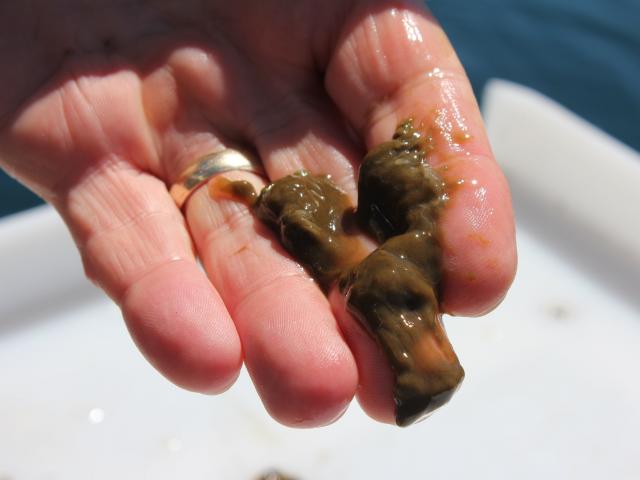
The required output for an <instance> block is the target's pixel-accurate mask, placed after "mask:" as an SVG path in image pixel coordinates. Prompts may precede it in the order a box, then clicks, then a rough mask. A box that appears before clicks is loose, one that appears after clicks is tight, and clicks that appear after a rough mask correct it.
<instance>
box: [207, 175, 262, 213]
mask: <svg viewBox="0 0 640 480" xmlns="http://www.w3.org/2000/svg"><path fill="white" fill-rule="evenodd" d="M207 188H208V189H209V196H210V197H211V198H226V199H229V200H235V201H237V202H241V203H244V204H245V205H247V206H251V205H253V203H254V202H255V200H256V198H257V197H258V195H257V194H256V190H255V189H254V188H253V185H251V183H249V182H247V181H246V180H235V181H232V180H229V179H228V178H225V177H214V178H212V179H211V180H210V181H209V184H208V185H207Z"/></svg>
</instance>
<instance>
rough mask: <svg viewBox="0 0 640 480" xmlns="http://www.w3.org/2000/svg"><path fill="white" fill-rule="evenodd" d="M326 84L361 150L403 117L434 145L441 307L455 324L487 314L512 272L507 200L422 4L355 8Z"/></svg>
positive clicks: (447, 52) (472, 105)
mask: <svg viewBox="0 0 640 480" xmlns="http://www.w3.org/2000/svg"><path fill="white" fill-rule="evenodd" d="M325 83H326V87H327V90H328V92H329V94H330V95H331V97H332V98H333V100H334V101H335V102H336V104H337V105H338V108H339V109H340V110H341V111H342V113H343V114H344V115H345V116H346V117H347V119H348V120H349V122H350V123H351V125H352V126H353V127H354V128H355V129H356V130H357V131H358V132H359V133H360V135H361V137H362V138H364V139H365V143H366V146H367V148H371V147H373V146H375V145H377V144H380V143H382V142H384V141H386V140H388V139H390V138H391V136H392V134H393V131H394V130H395V128H396V126H397V124H398V123H399V122H401V121H402V120H403V119H405V118H409V117H411V118H413V119H414V120H415V122H416V124H421V125H422V130H423V131H424V133H425V134H427V135H428V136H429V137H431V140H432V141H431V144H432V146H433V150H432V151H431V153H430V155H429V158H428V161H429V163H430V164H431V165H433V166H434V167H436V168H437V169H438V171H439V173H440V174H441V175H442V176H443V178H444V179H445V181H446V182H447V184H448V185H449V196H450V201H449V202H448V203H447V207H446V208H445V209H444V211H443V212H442V215H441V218H440V227H441V242H442V247H443V275H444V276H443V282H442V285H441V289H442V307H443V309H444V310H445V311H446V312H448V313H452V314H458V315H479V314H482V313H485V312H487V311H488V310H491V309H492V308H493V307H495V306H496V305H497V304H498V303H499V302H500V300H501V299H502V298H503V297H504V295H505V293H506V291H507V289H508V288H509V286H510V284H511V282H512V280H513V277H514V274H515V268H516V247H515V233H514V222H513V213H512V209H511V200H510V194H509V189H508V186H507V183H506V181H505V179H504V176H503V175H502V173H501V171H500V169H499V168H498V166H497V164H496V163H495V161H494V158H493V154H492V152H491V147H490V145H489V142H488V139H487V137H486V134H485V131H484V127H483V124H482V118H481V115H480V112H479V109H478V105H477V103H476V100H475V97H474V95H473V91H472V89H471V86H470V84H469V81H468V79H467V77H466V74H465V72H464V69H463V68H462V66H461V64H460V62H459V60H458V58H457V56H456V54H455V52H454V51H453V48H452V47H451V45H450V43H449V41H448V40H447V38H446V35H445V34H444V32H443V31H442V29H441V28H440V26H439V25H438V24H437V22H436V21H435V19H434V18H433V17H432V16H430V14H429V13H428V12H427V11H426V9H425V8H424V7H422V6H421V5H420V6H416V5H408V4H405V5H404V6H401V7H399V6H398V3H397V2H394V3H390V2H377V3H373V4H372V3H371V2H368V3H367V2H361V4H360V5H359V7H358V8H355V9H354V10H353V11H352V13H351V14H350V15H349V18H348V19H347V21H346V23H345V26H344V28H343V30H342V32H341V34H340V35H339V36H338V40H337V41H336V43H335V45H334V48H333V50H332V53H331V54H330V56H329V63H328V67H327V73H326V77H325Z"/></svg>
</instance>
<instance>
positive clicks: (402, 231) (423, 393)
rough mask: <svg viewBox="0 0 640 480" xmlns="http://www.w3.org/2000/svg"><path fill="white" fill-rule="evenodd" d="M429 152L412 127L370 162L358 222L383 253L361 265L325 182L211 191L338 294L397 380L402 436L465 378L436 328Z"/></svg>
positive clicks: (340, 206) (440, 193)
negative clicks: (248, 212) (248, 209)
mask: <svg viewBox="0 0 640 480" xmlns="http://www.w3.org/2000/svg"><path fill="white" fill-rule="evenodd" d="M429 147H430V145H429V144H428V142H427V141H426V140H425V139H424V137H423V135H421V134H420V133H419V132H418V131H417V130H416V129H414V127H413V123H412V121H411V120H407V121H405V122H403V123H402V124H400V125H399V126H398V128H397V130H396V133H395V134H394V136H393V139H392V140H391V141H389V142H385V143H383V144H381V145H380V146H378V147H376V148H374V149H373V150H372V151H371V152H369V153H368V154H367V156H366V157H365V159H364V161H363V163H362V166H361V168H360V174H359V181H358V198H359V205H358V209H357V213H356V216H357V218H358V221H359V224H360V227H361V228H362V229H363V230H364V231H366V232H368V233H369V234H371V235H372V236H374V237H375V238H376V240H377V241H378V242H380V243H382V244H381V245H380V246H379V247H378V248H377V249H376V250H374V251H373V252H371V253H370V254H369V255H367V256H366V257H365V258H362V256H363V255H362V251H361V250H360V249H359V248H358V242H357V241H356V240H355V238H354V235H353V234H349V233H350V232H347V231H346V230H345V225H346V224H348V223H349V214H350V212H351V211H352V207H351V205H350V201H349V198H348V197H347V195H346V194H345V193H344V192H342V191H341V190H339V189H338V188H337V187H336V186H335V185H334V184H333V183H332V182H331V179H330V177H328V176H312V175H309V174H308V173H306V172H299V173H296V174H293V175H289V176H286V177H284V178H282V179H280V180H278V181H276V182H274V183H272V184H270V185H268V186H267V187H265V188H264V189H263V190H262V192H261V193H260V195H259V196H258V197H257V199H256V196H255V192H254V191H253V188H252V187H251V186H250V184H248V183H247V182H244V181H235V182H230V181H226V180H224V179H222V180H217V181H216V180H214V181H212V182H211V186H210V187H209V190H210V193H212V195H213V196H214V197H215V196H219V195H220V194H226V195H227V196H229V197H231V198H234V197H235V198H237V199H240V200H242V201H244V202H245V203H247V204H253V208H254V211H255V213H256V215H257V216H258V217H259V218H260V219H261V220H262V221H263V222H265V223H266V224H267V225H269V226H270V227H271V228H272V229H273V230H275V232H276V233H277V234H278V237H279V239H280V241H281V242H282V244H283V245H284V247H285V248H286V249H287V250H288V251H289V253H291V254H292V255H293V256H294V257H295V258H297V259H298V260H299V261H300V262H301V263H302V264H303V265H304V266H305V267H306V268H307V269H308V270H309V271H310V273H311V274H312V275H313V276H314V278H316V280H317V281H318V282H319V283H320V285H321V286H322V287H323V289H324V290H325V291H327V290H328V289H329V288H331V286H332V285H334V284H335V283H336V282H337V283H338V284H339V288H340V291H341V292H342V293H344V294H345V295H346V298H347V308H348V309H349V311H350V312H351V313H352V314H353V315H354V316H355V317H356V318H357V319H358V320H359V321H360V323H361V324H362V325H363V326H364V327H365V329H366V330H367V332H368V333H369V334H370V335H371V337H372V338H373V339H374V340H375V342H376V343H377V344H378V346H379V347H380V349H381V350H382V351H383V353H384V355H385V358H386V359H387V361H388V363H389V365H390V367H391V369H392V371H393V373H394V377H395V379H394V392H393V394H394V401H395V405H396V409H395V419H396V423H397V424H398V425H401V426H405V425H409V424H411V423H413V422H414V421H416V420H419V419H421V418H423V417H424V416H426V415H428V414H429V413H431V412H432V411H434V410H435V409H436V408H438V407H440V406H441V405H443V404H444V403H446V402H447V401H448V400H449V398H450V397H451V396H452V395H453V393H454V392H455V390H456V389H457V387H458V386H459V384H460V382H461V381H462V379H463V378H464V370H463V369H462V367H461V366H460V364H459V362H458V359H457V357H456V355H455V353H454V351H453V349H452V347H451V345H450V343H449V341H448V339H447V336H446V334H445V332H444V329H443V327H442V323H441V321H440V308H439V302H438V295H437V287H438V284H439V282H440V278H441V264H442V260H441V257H442V252H441V248H440V244H439V240H438V236H439V233H438V224H437V217H438V214H439V212H440V210H441V209H442V207H443V204H444V203H445V201H446V199H447V197H446V194H445V185H444V182H443V180H442V179H441V178H440V177H439V176H438V175H437V174H436V173H435V172H434V170H433V169H431V168H430V167H429V165H428V164H427V163H426V152H427V150H429ZM254 200H255V203H254Z"/></svg>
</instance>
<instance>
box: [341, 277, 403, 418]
mask: <svg viewBox="0 0 640 480" xmlns="http://www.w3.org/2000/svg"><path fill="white" fill-rule="evenodd" d="M329 301H330V303H331V306H332V309H333V312H334V315H335V317H336V319H337V320H338V324H339V325H340V329H341V330H342V332H343V333H344V336H345V338H346V340H347V342H348V344H349V347H350V348H351V351H352V352H353V356H354V357H355V359H356V363H357V365H358V380H359V384H358V391H357V394H356V395H357V398H358V403H360V406H361V407H362V409H363V410H364V411H365V412H366V413H367V415H369V416H370V417H371V418H373V419H374V420H377V421H379V422H383V423H389V424H395V403H394V401H393V386H394V377H393V373H392V372H391V369H390V368H389V364H388V362H387V360H386V359H385V357H384V354H383V352H382V349H380V348H378V346H377V345H376V343H375V342H374V341H372V339H371V337H370V336H369V334H368V333H367V332H366V331H365V329H364V327H363V326H362V325H361V324H360V323H359V322H358V320H357V319H356V318H354V317H353V315H351V313H349V311H348V309H347V305H346V301H345V298H344V295H343V294H342V293H341V292H340V291H339V290H338V289H337V288H334V289H333V290H332V291H331V293H330V295H329Z"/></svg>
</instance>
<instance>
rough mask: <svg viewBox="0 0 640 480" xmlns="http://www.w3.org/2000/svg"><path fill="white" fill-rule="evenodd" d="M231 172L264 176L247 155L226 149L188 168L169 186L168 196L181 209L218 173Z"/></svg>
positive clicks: (259, 166) (256, 164)
mask: <svg viewBox="0 0 640 480" xmlns="http://www.w3.org/2000/svg"><path fill="white" fill-rule="evenodd" d="M232 170H245V171H247V172H252V173H255V174H256V175H260V176H264V170H263V169H262V167H261V165H260V164H259V163H258V162H256V161H254V160H253V159H252V156H251V155H249V154H248V153H245V152H241V151H239V150H235V149H233V148H227V149H225V150H222V151H220V152H215V153H210V154H208V155H205V156H204V157H202V158H200V160H198V161H197V162H196V163H195V164H193V165H191V166H190V167H188V168H187V169H186V170H185V171H184V172H182V174H181V175H180V176H179V177H178V180H177V181H176V183H174V184H173V185H172V186H171V189H170V190H169V194H170V195H171V198H173V201H174V202H176V205H178V208H182V206H183V205H184V204H185V202H186V201H187V200H188V199H189V197H190V196H191V194H193V192H195V191H196V190H197V189H198V188H199V187H200V186H202V185H203V184H204V183H206V182H207V181H208V180H209V179H210V178H211V177H213V176H214V175H217V174H219V173H224V172H229V171H232Z"/></svg>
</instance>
